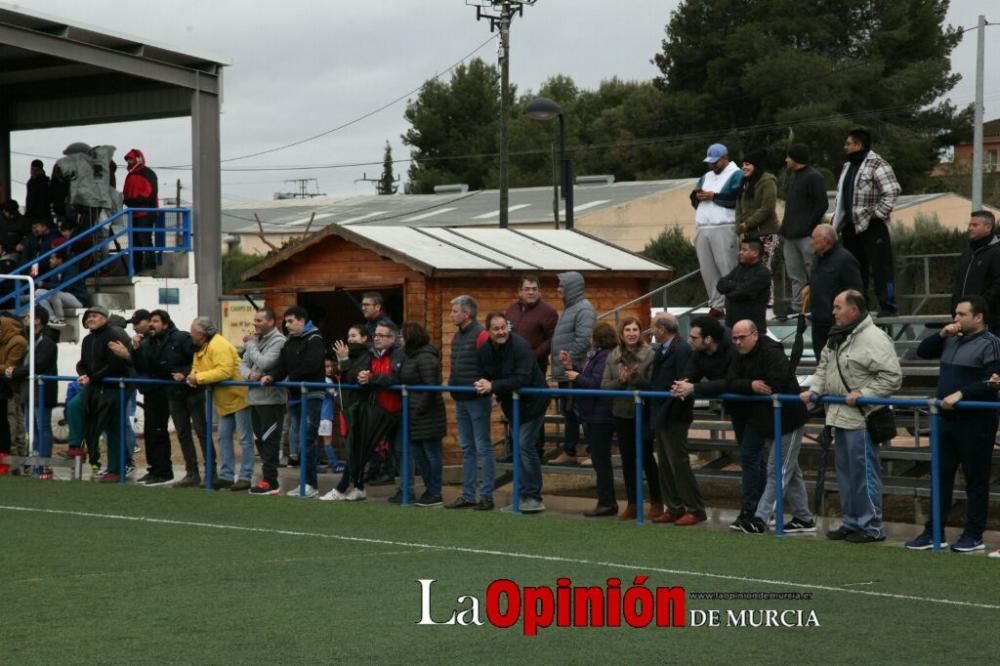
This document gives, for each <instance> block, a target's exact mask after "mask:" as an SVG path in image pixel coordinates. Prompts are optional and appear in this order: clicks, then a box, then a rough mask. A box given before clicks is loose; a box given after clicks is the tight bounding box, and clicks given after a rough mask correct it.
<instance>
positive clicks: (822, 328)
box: [812, 321, 833, 363]
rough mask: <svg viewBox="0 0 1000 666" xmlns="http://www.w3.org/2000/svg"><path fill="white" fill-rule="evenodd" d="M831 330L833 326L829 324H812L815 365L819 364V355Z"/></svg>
mask: <svg viewBox="0 0 1000 666" xmlns="http://www.w3.org/2000/svg"><path fill="white" fill-rule="evenodd" d="M831 328H833V326H832V325H830V324H820V323H817V322H815V321H814V322H813V324H812V347H813V353H814V354H815V355H816V362H817V363H819V356H820V353H821V352H822V351H823V347H825V346H826V341H827V339H829V337H830V329H831Z"/></svg>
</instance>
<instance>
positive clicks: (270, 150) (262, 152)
mask: <svg viewBox="0 0 1000 666" xmlns="http://www.w3.org/2000/svg"><path fill="white" fill-rule="evenodd" d="M495 39H496V35H490V37H489V39H487V40H486V41H484V42H483V43H482V44H480V45H479V46H477V47H476V48H474V49H473V50H472V51H470V52H469V53H467V54H465V55H464V56H462V57H461V58H460V59H459V60H457V61H455V62H454V63H453V64H452V65H451V66H450V67H449V68H448V69H446V70H444V71H443V72H438V73H437V74H435V75H434V76H432V77H431V78H430V79H427V80H425V81H424V82H423V83H421V84H420V85H419V86H417V87H416V88H414V89H413V90H409V91H407V92H405V93H403V94H402V95H400V96H399V97H396V98H395V99H393V100H392V101H389V102H386V103H385V104H383V105H382V106H380V107H378V108H376V109H372V110H371V111H369V112H367V113H364V114H362V115H360V116H358V117H357V118H354V119H353V120H349V121H347V122H346V123H343V124H341V125H337V126H336V127H333V128H331V129H328V130H326V131H325V132H320V133H319V134H314V135H312V136H309V137H306V138H304V139H299V140H298V141H292V142H291V143H286V144H284V145H281V146H277V147H274V148H268V149H266V150H259V151H257V152H255V153H247V154H246V155H238V156H236V157H227V158H226V159H224V160H220V161H221V162H235V161H237V160H246V159H250V158H251V157H258V156H260V155H268V154H270V153H276V152H278V151H281V150H286V149H288V148H293V147H295V146H301V145H302V144H304V143H309V142H310V141H315V140H316V139H321V138H323V137H324V136H329V135H331V134H333V133H334V132H339V131H340V130H342V129H346V128H348V127H350V126H351V125H356V124H357V123H359V122H361V121H362V120H365V119H366V118H370V117H372V116H374V115H375V114H376V113H379V112H380V111H384V110H385V109H388V108H389V107H390V106H394V105H395V104H398V103H399V102H402V101H403V100H404V99H406V98H407V97H409V96H410V95H413V94H415V93H418V92H420V90H421V88H423V87H424V85H426V83H427V81H433V80H436V79H439V78H441V77H442V76H444V75H445V74H448V73H449V72H451V71H452V70H453V69H455V68H456V67H458V66H459V65H461V64H462V63H463V62H465V61H466V60H468V59H469V58H471V57H472V56H474V55H475V54H476V53H478V52H479V51H480V50H482V49H483V47H485V46H486V45H487V44H489V43H490V42H492V41H493V40H495ZM160 168H161V169H163V168H167V167H160Z"/></svg>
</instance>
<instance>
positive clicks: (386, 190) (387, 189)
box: [375, 141, 399, 194]
mask: <svg viewBox="0 0 1000 666" xmlns="http://www.w3.org/2000/svg"><path fill="white" fill-rule="evenodd" d="M396 183H397V179H396V178H394V177H393V175H392V146H390V145H389V142H388V141H386V142H385V156H384V157H383V159H382V176H381V177H380V178H379V179H378V182H377V183H376V184H375V191H376V192H377V193H378V194H395V193H396V190H397V189H399V188H398V187H397V186H396Z"/></svg>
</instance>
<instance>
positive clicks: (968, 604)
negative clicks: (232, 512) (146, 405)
mask: <svg viewBox="0 0 1000 666" xmlns="http://www.w3.org/2000/svg"><path fill="white" fill-rule="evenodd" d="M0 510H4V511H22V512H25V513H47V514H53V515H59V516H77V517H80V518H103V519H105V520H123V521H128V522H135V523H150V524H154V525H175V526H178V527H200V528H204V529H212V530H231V531H234V532H253V533H256V534H277V535H281V536H295V537H312V538H316V539H331V540H334V541H347V542H350V543H368V544H377V545H385V546H399V547H403V548H420V549H423V550H427V549H431V550H443V551H448V552H453V553H469V554H473V555H492V556H495V557H507V558H510V559H518V560H537V561H541V562H564V563H566V564H582V565H586V566H595V567H605V568H616V569H628V570H633V571H643V572H649V571H653V572H656V573H665V574H671V575H675V576H692V577H698V578H713V579H716V580H727V581H735V582H740V583H755V584H757V583H759V584H765V585H782V586H784V587H794V588H799V589H803V590H822V591H824V592H839V593H842V594H858V595H862V596H866V597H881V598H883V599H898V600H900V601H924V602H927V603H932V604H942V605H946V606H962V607H965V608H984V609H987V610H1000V605H997V604H984V603H978V602H975V601H957V600H954V599H936V598H934V597H920V596H916V595H912V594H893V593H891V592H874V591H871V590H852V589H844V588H843V587H836V586H833V585H819V584H814V583H795V582H793V581H787V580H773V579H770V578H751V577H749V576H733V575H730V574H717V573H711V572H706V571H687V570H684V569H666V568H663V567H651V566H643V565H639V564H627V563H625V562H604V561H600V560H583V559H577V558H573V557H562V556H559V555H537V554H534V553H516V552H508V551H503V550H489V549H485V548H468V547H465V546H443V545H439V544H433V543H418V542H411V541H393V540H391V539H372V538H369V537H352V536H344V535H342V534H323V533H321V532H300V531H298V530H279V529H273V528H267V527H245V526H243V525H225V524H222V523H202V522H195V521H189V520H171V519H169V518H149V517H146V516H124V515H121V514H114V513H93V512H90V511H64V510H62V509H39V508H36V507H30V506H9V505H5V504H0Z"/></svg>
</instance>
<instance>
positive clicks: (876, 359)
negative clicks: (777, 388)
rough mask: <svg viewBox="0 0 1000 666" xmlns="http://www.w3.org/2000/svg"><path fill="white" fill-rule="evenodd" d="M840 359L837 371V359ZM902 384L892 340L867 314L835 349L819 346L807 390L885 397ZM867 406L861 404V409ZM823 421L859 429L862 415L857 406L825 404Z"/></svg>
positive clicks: (861, 425)
mask: <svg viewBox="0 0 1000 666" xmlns="http://www.w3.org/2000/svg"><path fill="white" fill-rule="evenodd" d="M838 360H839V361H840V370H841V371H842V372H843V374H844V377H843V379H846V380H847V384H848V385H849V387H848V386H845V385H844V381H843V379H841V376H840V374H841V373H840V372H838V370H837V361H838ZM902 384H903V371H902V369H901V368H900V367H899V358H898V357H897V356H896V348H895V346H894V345H893V344H892V340H891V339H890V338H889V336H888V335H886V334H885V332H884V331H882V329H880V328H879V327H877V326H876V325H875V322H873V321H872V318H871V315H865V318H864V319H863V320H862V321H861V323H860V324H858V326H857V327H856V328H855V329H854V330H853V331H851V332H850V334H848V336H847V338H846V339H845V340H844V342H843V343H841V345H840V347H839V348H837V350H836V351H835V350H833V349H832V348H831V347H830V346H829V345H827V346H826V347H824V348H823V351H822V353H821V354H820V357H819V364H818V365H817V366H816V374H814V375H813V381H812V385H811V386H810V390H811V391H812V392H813V393H816V394H817V395H821V396H822V395H836V396H845V395H847V394H848V392H849V391H852V390H853V391H861V394H862V395H863V396H864V397H866V398H887V397H889V396H890V395H892V394H893V393H895V392H896V391H898V390H899V387H900V386H902ZM868 409H870V407H865V411H867V410H868ZM826 424H827V425H828V426H833V427H835V428H842V429H844V430H862V429H864V427H865V417H864V416H863V415H862V411H861V409H859V408H858V407H857V406H851V405H846V404H839V405H826Z"/></svg>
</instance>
